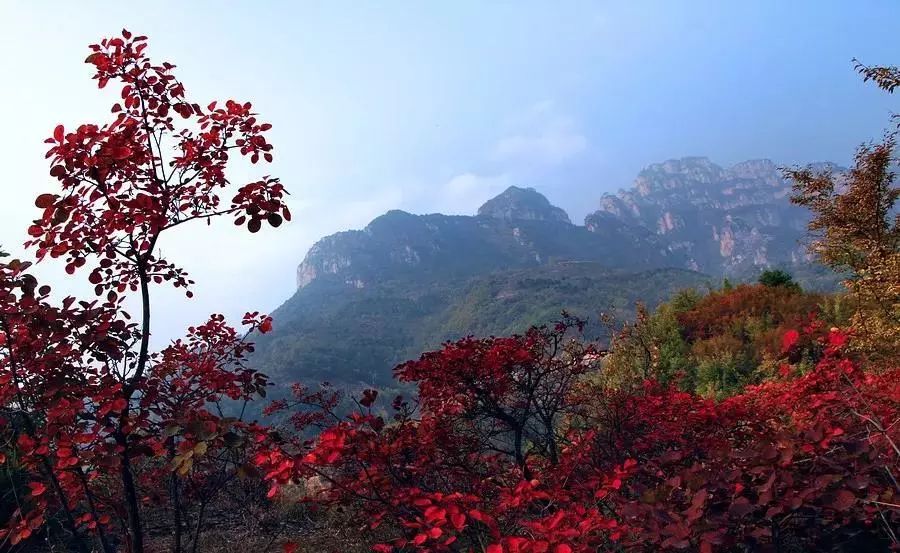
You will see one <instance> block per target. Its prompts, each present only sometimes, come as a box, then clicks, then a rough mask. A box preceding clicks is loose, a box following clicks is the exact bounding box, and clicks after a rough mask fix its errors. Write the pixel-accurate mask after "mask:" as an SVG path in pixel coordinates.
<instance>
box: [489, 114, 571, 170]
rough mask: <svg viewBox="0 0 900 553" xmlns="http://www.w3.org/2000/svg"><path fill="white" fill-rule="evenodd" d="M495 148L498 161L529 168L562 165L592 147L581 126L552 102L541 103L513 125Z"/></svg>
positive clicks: (492, 156) (493, 155)
mask: <svg viewBox="0 0 900 553" xmlns="http://www.w3.org/2000/svg"><path fill="white" fill-rule="evenodd" d="M511 127H512V132H511V133H510V134H508V135H507V136H504V137H503V138H501V139H500V140H499V141H498V142H497V144H496V145H495V146H494V149H493V152H492V153H491V158H492V159H493V160H495V161H498V162H502V163H508V164H514V165H524V166H526V167H535V166H552V165H559V164H560V163H563V162H565V161H567V160H569V159H571V158H573V157H575V156H577V155H578V154H580V153H582V152H583V151H585V150H586V149H587V147H588V141H587V138H585V136H584V135H583V134H582V133H581V132H580V131H579V129H578V127H577V125H576V124H575V122H574V121H573V120H572V118H571V117H568V116H566V115H564V114H562V113H560V112H559V110H557V108H556V105H555V104H554V103H553V102H551V101H543V102H538V103H537V104H535V105H533V106H532V107H531V108H529V109H528V110H527V111H526V112H525V113H524V114H522V116H520V117H519V118H517V120H515V121H514V122H513V124H512V125H511Z"/></svg>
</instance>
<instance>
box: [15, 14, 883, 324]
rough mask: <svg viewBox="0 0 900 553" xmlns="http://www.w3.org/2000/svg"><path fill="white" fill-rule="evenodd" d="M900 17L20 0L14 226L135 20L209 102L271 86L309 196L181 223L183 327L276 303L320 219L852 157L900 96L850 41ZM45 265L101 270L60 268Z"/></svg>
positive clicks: (342, 220)
mask: <svg viewBox="0 0 900 553" xmlns="http://www.w3.org/2000/svg"><path fill="white" fill-rule="evenodd" d="M898 20H900V3H897V2H895V1H888V0H884V1H861V2H838V1H831V0H818V1H792V2H784V1H759V2H721V1H718V2H712V1H709V2H707V1H681V2H676V1H658V2H650V1H646V2H641V1H634V2H630V1H629V2H624V1H623V2H599V1H598V2H574V1H572V2H549V1H547V2H512V1H510V2H465V1H454V2H436V1H434V2H412V1H408V2H399V1H398V2H379V3H374V2H350V1H345V2H340V1H329V2H316V3H313V2H199V1H194V2H167V1H158V2H153V3H123V2H115V3H113V2H99V1H97V2H50V1H43V2H36V1H21V2H14V1H10V0H0V69H2V74H3V75H4V77H3V83H4V85H3V86H2V87H0V109H2V116H3V122H4V132H2V133H0V156H2V158H0V161H2V165H3V172H4V177H5V179H4V181H3V182H2V184H0V187H2V197H3V201H2V202H0V243H2V244H3V245H4V246H5V247H6V248H7V249H10V250H13V251H15V252H17V253H19V251H20V250H19V248H18V246H19V244H20V243H21V242H22V241H23V240H24V229H25V227H26V226H27V223H28V221H29V219H31V218H33V217H34V216H35V210H34V208H33V207H32V203H31V200H32V198H33V197H34V196H35V195H36V194H38V193H40V192H44V191H48V190H49V188H50V187H51V186H52V183H51V182H50V180H49V179H48V177H47V176H46V175H47V173H46V169H47V168H46V165H45V161H44V159H43V152H44V147H43V144H42V140H43V138H44V137H46V136H47V135H48V134H49V133H50V131H51V130H52V128H53V126H54V125H56V124H57V123H65V124H67V126H68V125H74V124H77V123H79V122H83V121H100V120H103V119H104V118H106V117H107V114H108V106H109V105H110V104H111V103H112V101H113V99H112V98H113V97H112V95H111V94H112V93H100V92H98V91H97V90H96V89H95V88H94V86H93V83H92V81H90V80H89V71H88V68H87V67H86V66H85V65H84V64H83V63H82V60H83V58H84V55H85V52H86V49H85V47H86V45H87V44H89V43H91V42H95V41H96V40H97V39H98V38H100V37H102V36H105V35H109V34H111V33H115V32H118V30H119V29H121V28H122V27H123V26H125V27H128V28H129V29H130V30H132V31H134V32H137V33H140V34H146V35H149V36H150V40H151V42H150V51H149V52H150V55H151V56H152V57H154V58H156V59H159V60H163V59H166V60H170V61H173V62H174V63H176V64H177V65H178V67H179V69H178V75H179V77H180V78H181V79H182V80H183V81H184V83H185V84H186V86H187V88H188V93H189V94H190V95H192V96H193V97H195V98H196V99H198V100H199V101H200V103H203V104H205V103H206V102H207V101H209V100H212V99H216V98H218V99H226V98H230V97H233V98H236V99H241V100H251V101H253V102H254V105H255V106H256V108H257V109H258V110H259V111H260V112H261V113H262V115H263V117H264V118H265V119H267V120H269V121H271V122H272V123H273V124H274V125H275V127H274V129H273V134H272V141H273V142H274V144H275V145H276V148H277V150H276V163H275V165H274V167H273V168H272V172H273V173H274V174H276V175H279V176H281V177H282V179H283V180H284V181H285V183H286V184H287V185H288V186H289V189H290V190H291V192H292V193H293V196H292V198H291V202H292V204H291V205H292V208H293V209H292V210H293V211H294V212H295V214H296V217H295V220H294V222H293V223H292V224H291V225H289V226H287V227H282V229H279V231H277V232H276V231H266V232H264V233H262V234H261V235H258V236H253V237H252V238H251V237H249V236H247V235H244V234H241V233H239V232H238V230H237V229H234V228H229V227H230V225H228V224H227V223H226V224H223V225H219V226H214V227H212V228H210V229H207V228H206V227H205V226H204V227H195V228H194V229H187V230H186V231H185V232H184V233H183V234H182V235H180V236H177V237H175V239H174V240H171V241H170V242H169V243H164V244H163V245H162V248H163V252H164V253H165V254H167V255H169V256H170V257H173V258H176V259H178V258H180V259H183V260H184V261H185V263H184V264H185V265H186V266H187V268H188V269H189V270H190V271H191V272H192V273H193V274H194V276H195V277H196V280H197V281H198V287H197V290H196V291H197V295H198V297H197V299H195V300H193V301H192V302H189V303H184V301H183V300H182V298H181V297H179V296H177V295H174V294H168V293H163V294H161V295H160V296H159V299H160V301H161V302H162V306H161V308H160V309H158V310H157V312H158V313H161V314H160V315H158V319H157V320H158V324H157V329H158V332H157V335H158V336H157V338H158V339H163V338H167V337H170V336H174V335H176V334H178V333H180V329H181V328H183V327H185V326H187V325H188V324H189V323H192V322H196V320H197V319H199V318H202V317H203V316H204V314H206V313H209V312H210V311H213V310H216V311H224V312H225V313H226V314H228V315H231V316H235V315H237V314H239V313H240V312H241V311H242V310H244V309H251V308H253V309H257V308H258V309H262V310H270V309H273V308H274V307H276V306H277V305H278V304H279V303H280V302H281V301H283V300H284V299H286V298H287V297H288V296H289V295H290V294H291V293H292V291H293V281H294V275H293V270H294V267H295V266H296V264H297V263H298V262H299V261H300V260H301V259H302V257H303V255H304V254H305V252H306V250H307V248H308V247H309V246H310V245H311V244H312V243H313V242H314V241H315V240H316V239H318V238H319V237H321V236H323V235H325V234H329V233H332V232H335V231H338V230H343V229H347V228H359V227H362V226H364V225H365V224H366V223H367V222H368V221H369V220H370V219H372V218H373V217H375V216H376V215H378V214H380V213H382V212H383V211H385V210H387V209H391V208H401V209H405V210H408V211H411V212H415V213H426V212H449V213H463V214H466V213H473V212H474V211H475V210H476V209H477V207H478V205H479V204H480V203H481V202H483V201H484V200H485V199H487V198H489V197H491V196H492V195H494V194H496V193H497V192H499V191H501V190H502V189H503V188H505V187H506V186H508V185H510V184H517V185H524V186H534V187H536V188H537V189H538V190H540V191H541V192H543V193H544V194H546V195H547V196H548V197H549V198H550V200H551V201H552V202H553V203H555V204H557V205H560V206H561V207H563V208H565V209H566V210H567V211H568V212H569V213H570V215H571V216H572V218H573V220H575V221H581V219H582V218H583V217H584V215H585V214H587V213H588V212H589V211H591V210H592V209H593V207H594V206H595V205H596V203H597V200H598V199H599V197H600V196H601V195H602V194H603V193H604V192H608V191H614V190H616V189H618V188H621V187H625V186H628V185H629V184H630V182H631V180H632V179H633V178H634V176H635V175H636V173H637V172H638V171H639V170H640V169H641V168H642V167H643V166H645V165H647V164H649V163H652V162H655V161H661V160H664V159H667V158H673V157H681V156H687V155H705V156H708V157H710V158H711V159H713V160H714V161H716V162H718V163H721V164H725V165H727V164H731V163H734V162H737V161H740V160H743V159H749V158H761V157H768V158H772V159H773V160H775V161H776V162H778V163H782V164H792V163H803V162H809V161H819V160H831V161H837V162H840V163H847V162H848V161H849V159H850V156H851V154H852V152H853V150H854V148H855V146H856V145H857V144H858V143H860V142H862V141H864V140H867V139H871V138H877V137H878V136H879V135H880V133H881V130H882V129H883V128H884V126H885V124H886V121H887V118H888V115H889V110H890V109H891V108H892V107H893V108H895V109H896V108H897V105H898V102H897V101H896V99H891V98H890V97H888V96H887V95H885V94H882V93H880V92H879V91H877V90H876V89H875V88H874V87H872V86H871V85H865V84H863V83H862V82H861V80H860V79H859V78H858V77H857V76H856V75H855V74H854V72H853V70H852V64H851V61H850V60H851V58H853V57H858V58H860V59H861V60H862V61H864V62H866V63H871V64H897V63H900V40H898V39H897V37H896V22H897V21H898ZM248 175H249V174H248ZM241 176H242V173H241V172H240V171H238V173H236V178H237V179H238V180H239V179H240V177H241ZM39 272H40V273H41V274H42V276H44V277H45V278H47V279H48V280H49V281H51V282H53V283H54V284H55V285H56V286H57V287H58V288H62V289H63V290H64V291H77V292H81V291H82V290H83V289H84V288H82V287H81V285H80V284H78V283H75V282H68V281H65V280H64V279H61V278H59V277H58V276H57V275H58V274H59V273H60V267H58V266H52V265H47V266H44V267H41V268H40V270H39Z"/></svg>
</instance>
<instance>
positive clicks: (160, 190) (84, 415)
mask: <svg viewBox="0 0 900 553" xmlns="http://www.w3.org/2000/svg"><path fill="white" fill-rule="evenodd" d="M146 46H147V42H146V37H141V36H137V37H135V36H132V34H131V33H129V32H128V31H123V32H122V36H121V37H115V38H110V39H104V40H103V41H101V42H100V43H99V44H95V45H92V46H91V54H90V55H89V56H88V57H87V59H86V60H85V61H86V63H88V64H89V65H91V67H92V68H93V70H94V79H96V80H97V83H98V86H99V87H100V88H104V87H105V86H107V85H108V84H110V83H117V84H118V85H119V86H120V95H119V96H120V99H121V100H120V101H118V102H117V103H115V104H114V105H113V106H112V110H111V111H112V113H113V114H115V115H114V116H113V119H112V120H111V121H110V122H109V123H106V124H100V125H98V124H92V123H87V124H82V125H78V126H77V127H75V128H74V129H71V130H69V131H67V130H66V128H65V127H64V126H63V125H58V126H57V127H56V128H55V129H54V131H53V133H52V136H51V137H50V138H48V139H47V141H46V142H47V143H48V144H49V145H50V148H49V150H48V152H47V158H48V159H49V160H50V175H51V176H52V177H54V178H55V179H57V180H58V181H59V183H60V190H59V193H46V194H41V195H39V196H38V197H37V199H36V201H35V205H36V206H37V207H38V208H39V209H40V210H41V215H40V217H39V218H38V219H37V220H36V221H35V222H34V224H33V225H32V226H31V227H30V228H29V229H28V233H29V235H30V236H31V238H30V239H29V241H28V242H26V246H28V247H31V248H33V249H34V250H35V253H36V256H37V259H38V260H39V261H40V260H43V259H45V258H46V257H51V258H63V259H64V260H65V261H66V272H67V273H69V274H73V273H75V272H76V271H77V270H78V269H80V268H82V267H85V266H89V267H90V272H89V274H88V280H89V281H90V282H91V283H92V284H93V285H94V286H95V291H96V294H97V295H98V296H102V299H101V300H95V301H92V302H84V301H76V300H75V299H74V298H65V299H63V300H62V302H61V306H58V307H57V306H54V305H53V304H51V303H50V300H49V293H50V290H49V288H48V287H46V286H43V287H38V285H37V283H36V281H35V279H34V278H33V277H31V276H30V275H28V274H27V272H26V271H27V269H28V264H27V263H21V262H18V261H13V262H10V263H8V264H4V265H0V410H2V413H3V415H4V417H5V418H6V422H5V424H4V426H3V431H2V433H3V436H2V437H3V438H5V440H6V443H7V444H8V447H10V448H11V449H12V450H14V452H15V457H16V460H17V463H18V465H19V467H21V468H22V469H23V470H25V471H27V473H28V476H29V478H30V479H31V482H30V484H29V489H30V493H29V497H28V499H27V501H25V502H23V504H21V506H20V508H19V509H18V510H17V511H16V513H14V516H13V517H12V519H11V520H10V521H9V525H8V528H7V530H4V531H3V533H4V534H8V538H9V540H10V542H11V543H17V542H19V541H21V540H23V539H27V538H28V537H29V536H30V535H31V533H32V532H34V531H35V530H36V529H37V528H39V527H40V526H41V524H42V522H43V520H44V519H45V517H46V516H48V514H49V513H51V512H56V511H60V512H61V513H62V514H63V520H64V522H65V523H66V526H67V527H68V531H69V533H70V534H71V535H72V536H73V541H72V545H71V546H72V547H74V548H76V549H78V550H80V551H87V550H88V544H87V542H86V538H85V536H87V535H93V536H95V537H96V538H97V540H98V542H99V543H98V545H99V546H100V548H101V549H102V550H104V551H113V550H114V549H115V548H116V545H115V542H116V541H117V540H118V538H119V536H117V535H116V534H119V533H120V531H121V529H124V532H121V533H122V534H124V535H122V536H121V538H122V539H126V540H127V541H128V547H129V550H130V551H132V552H134V553H138V552H140V551H142V550H143V523H142V519H141V510H142V504H144V503H147V502H152V501H154V500H157V501H159V500H163V499H166V500H168V501H170V502H172V508H173V509H174V511H175V513H176V514H175V519H176V520H175V521H174V522H173V524H174V527H173V529H172V531H173V533H174V535H175V539H176V546H175V550H176V551H178V550H180V547H181V543H180V539H181V529H182V527H183V526H184V524H183V521H182V520H181V519H180V517H181V515H182V512H181V506H180V501H182V500H183V499H191V498H192V497H193V498H196V497H195V496H196V494H199V495H201V496H203V495H208V494H210V493H213V492H214V491H215V490H217V489H219V488H218V486H219V485H220V482H218V481H217V480H216V478H219V477H224V476H228V475H231V474H233V473H234V471H236V470H239V468H240V466H241V465H242V463H243V461H242V458H245V457H246V455H248V454H249V452H250V451H252V449H253V448H255V447H257V445H256V444H257V440H256V439H255V436H257V435H262V432H263V429H260V428H258V427H256V426H255V425H249V424H245V423H243V422H241V421H237V420H233V419H227V418H224V417H222V416H221V414H220V411H219V410H217V409H214V408H213V407H214V406H216V405H217V404H218V402H220V401H225V400H239V401H241V400H248V399H250V398H251V397H253V396H255V395H256V394H259V393H261V391H262V390H263V388H264V387H265V385H266V379H265V378H264V377H263V376H262V375H260V374H258V373H256V372H255V371H254V370H252V369H250V368H249V367H246V366H245V363H246V355H247V353H249V352H250V351H252V346H251V345H250V344H249V343H247V342H245V337H246V335H239V334H237V332H236V331H235V330H234V329H233V328H231V327H229V326H228V325H226V324H225V321H224V319H223V317H222V316H220V315H213V316H212V318H211V319H210V320H209V321H208V322H207V323H205V324H203V325H200V326H197V327H192V328H190V329H189V333H188V336H187V338H186V339H185V340H179V341H176V342H174V343H173V344H171V345H170V346H169V347H167V348H166V349H165V350H163V351H162V352H160V353H158V354H152V353H151V352H150V351H149V336H150V296H149V290H150V288H151V286H152V285H153V284H159V283H162V282H169V283H171V284H172V285H174V286H176V287H185V288H187V287H188V286H189V285H190V284H192V281H191V280H190V279H189V278H188V276H187V274H186V273H185V271H184V270H183V269H181V268H180V267H178V266H176V265H175V264H173V263H171V262H170V261H168V260H165V259H163V258H161V257H160V256H159V252H158V249H157V248H158V245H159V240H160V238H161V237H162V236H163V234H164V233H165V232H166V231H168V230H171V229H173V228H175V227H178V226H180V225H182V224H184V223H187V222H189V221H194V220H206V221H207V222H209V221H210V220H211V219H212V218H215V217H218V216H221V215H232V216H234V217H235V223H236V224H238V225H243V224H246V225H247V228H248V229H249V230H250V231H251V232H256V231H258V230H260V227H261V223H262V221H267V222H268V223H269V224H270V225H271V226H273V227H277V226H280V225H281V223H282V221H283V220H285V219H287V220H289V219H290V212H289V211H288V209H287V207H286V205H285V204H284V201H283V200H284V195H285V194H286V192H285V190H284V188H283V186H282V185H281V183H280V182H279V181H278V179H276V178H273V177H269V176H264V177H262V178H261V179H259V180H256V181H253V182H250V183H248V184H245V185H243V186H240V187H237V189H236V190H234V191H233V193H231V194H230V200H228V201H225V200H223V198H222V197H220V195H221V194H223V193H224V192H226V191H227V189H228V188H229V180H228V179H227V177H226V168H227V165H228V162H229V161H230V159H231V157H232V152H239V153H240V154H241V155H242V156H246V157H248V158H249V160H250V161H251V162H252V163H257V162H258V161H259V160H260V157H262V158H263V159H264V160H265V161H271V160H272V153H271V151H272V146H271V144H269V142H268V141H267V139H266V132H267V131H268V130H269V129H270V128H271V125H269V124H268V123H263V122H260V121H258V120H257V116H256V114H254V113H253V111H252V106H251V104H250V103H249V102H247V103H242V102H237V101H234V100H228V101H227V102H224V104H223V105H222V106H221V107H217V106H218V104H217V103H216V102H212V103H211V104H209V105H208V106H207V107H206V108H202V107H200V105H199V104H196V103H193V102H191V101H189V100H188V99H187V97H186V95H185V89H184V86H183V85H182V84H181V82H180V81H178V80H177V79H176V78H175V76H174V75H173V74H172V70H173V69H174V65H172V64H170V63H162V64H154V63H152V62H151V61H150V60H149V59H148V58H147V57H146V55H145V49H146ZM176 114H177V115H178V117H177V119H176V118H175V117H174V116H175V115H176ZM169 152H174V153H173V155H168V154H169ZM136 291H139V292H140V298H141V299H140V305H141V311H142V312H141V319H140V323H139V324H135V323H132V322H130V320H129V317H128V315H127V314H126V313H125V312H124V311H122V306H123V302H124V295H125V294H127V293H128V292H136ZM187 293H188V295H190V292H187ZM244 324H245V325H246V326H247V327H248V332H251V331H254V330H259V331H260V332H267V331H269V330H270V329H271V327H272V321H271V319H270V318H268V317H266V316H263V315H259V314H258V313H250V314H248V315H247V316H246V317H245V319H244ZM7 423H8V424H7ZM213 452H216V454H215V455H214V454H213ZM192 494H193V495H192ZM198 525H199V522H198Z"/></svg>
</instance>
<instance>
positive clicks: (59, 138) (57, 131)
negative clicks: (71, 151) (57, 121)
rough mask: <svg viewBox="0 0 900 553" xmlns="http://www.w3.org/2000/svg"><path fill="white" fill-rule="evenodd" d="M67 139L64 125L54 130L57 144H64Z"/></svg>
mask: <svg viewBox="0 0 900 553" xmlns="http://www.w3.org/2000/svg"><path fill="white" fill-rule="evenodd" d="M64 137H65V128H64V127H63V126H62V125H57V126H56V128H55V129H53V138H54V139H55V140H56V141H57V142H62V141H63V138H64Z"/></svg>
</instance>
